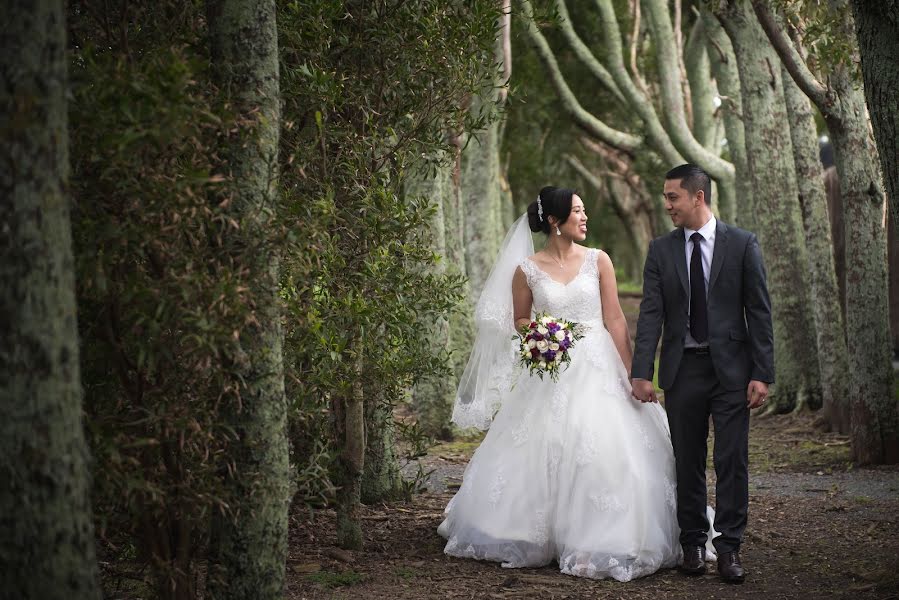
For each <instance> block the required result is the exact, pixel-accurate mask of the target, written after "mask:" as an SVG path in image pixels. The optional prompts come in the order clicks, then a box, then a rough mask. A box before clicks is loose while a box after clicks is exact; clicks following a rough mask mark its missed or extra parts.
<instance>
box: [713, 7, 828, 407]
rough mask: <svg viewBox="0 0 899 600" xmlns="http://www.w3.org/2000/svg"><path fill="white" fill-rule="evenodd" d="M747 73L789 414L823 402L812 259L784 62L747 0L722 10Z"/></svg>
mask: <svg viewBox="0 0 899 600" xmlns="http://www.w3.org/2000/svg"><path fill="white" fill-rule="evenodd" d="M718 17H719V20H720V21H721V24H722V25H723V27H724V29H725V31H726V32H727V34H728V37H730V40H731V43H732V45H733V49H734V55H735V56H736V61H737V66H738V69H739V73H740V89H741V97H742V103H743V123H744V130H745V136H746V159H747V171H748V173H749V180H750V182H751V186H752V190H753V191H752V193H753V197H754V211H755V213H756V214H755V218H756V220H757V224H758V225H757V227H758V229H757V231H756V233H757V234H758V236H759V239H760V241H761V243H762V248H763V251H764V255H765V262H766V265H767V268H768V283H769V288H770V290H771V304H772V309H773V310H772V312H773V315H772V316H773V321H774V351H775V367H776V372H777V383H776V384H775V385H774V386H773V387H772V394H771V396H772V397H771V399H770V400H769V401H768V406H769V408H768V410H769V411H771V412H788V411H791V410H793V409H795V408H796V407H797V405H802V403H803V402H805V401H806V400H805V399H806V398H808V397H810V396H811V397H819V396H820V387H819V385H818V382H817V375H818V372H819V368H818V357H817V351H816V342H815V333H814V326H813V323H812V317H811V315H810V314H809V311H808V306H809V303H810V302H811V298H810V295H809V285H808V279H807V273H806V271H807V265H808V258H807V254H806V249H805V244H804V234H803V230H802V217H801V214H800V209H799V203H798V202H797V201H796V198H797V197H798V195H799V191H798V188H797V184H796V172H795V167H794V165H793V149H792V143H791V140H790V137H789V131H790V125H789V121H788V119H787V114H786V104H785V100H784V92H783V82H782V80H781V72H780V62H779V59H778V57H777V54H776V53H775V52H774V49H773V48H772V47H771V44H770V43H769V42H768V39H767V38H766V37H765V33H764V31H762V29H761V27H760V26H759V24H758V22H757V21H756V19H755V15H754V14H753V12H752V8H751V7H750V6H749V4H748V2H744V1H743V0H736V1H734V2H730V3H728V4H727V5H726V6H722V7H720V8H719V11H718Z"/></svg>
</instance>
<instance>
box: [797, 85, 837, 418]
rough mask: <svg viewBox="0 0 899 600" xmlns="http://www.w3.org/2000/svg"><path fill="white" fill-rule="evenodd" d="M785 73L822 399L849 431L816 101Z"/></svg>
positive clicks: (831, 415) (830, 414)
mask: <svg viewBox="0 0 899 600" xmlns="http://www.w3.org/2000/svg"><path fill="white" fill-rule="evenodd" d="M781 73H782V75H781V76H782V79H783V82H784V96H785V97H786V102H787V116H788V118H789V121H790V138H791V140H792V143H793V156H794V163H795V165H796V178H797V182H798V185H799V206H800V207H801V209H802V222H803V227H804V231H805V246H806V249H807V250H808V259H809V283H810V286H811V301H812V315H813V317H814V320H815V331H816V334H817V342H818V362H819V368H820V371H821V372H820V378H821V394H822V403H823V407H824V413H825V417H826V418H827V421H828V423H829V424H830V426H831V428H832V429H834V430H836V431H839V432H840V433H844V434H846V433H849V363H848V360H849V358H848V355H847V350H846V335H845V333H846V330H845V328H844V326H843V314H842V311H841V310H840V298H839V293H840V292H839V288H838V287H837V278H836V271H835V270H834V260H833V240H832V238H831V235H830V221H829V219H828V216H827V195H826V192H825V187H824V169H823V168H822V166H821V161H820V159H819V158H818V135H817V131H816V128H815V119H814V116H813V114H812V107H811V103H810V102H809V100H808V98H807V97H806V96H805V94H803V93H802V91H801V90H800V89H799V88H798V87H797V86H796V84H795V83H794V82H793V80H792V79H791V78H790V74H789V73H787V72H786V70H785V69H783V68H782V69H781Z"/></svg>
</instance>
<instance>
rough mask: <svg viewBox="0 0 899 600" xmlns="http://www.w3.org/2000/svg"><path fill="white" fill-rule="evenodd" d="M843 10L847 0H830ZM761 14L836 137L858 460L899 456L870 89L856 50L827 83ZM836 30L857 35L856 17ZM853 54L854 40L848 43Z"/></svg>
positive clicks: (760, 10) (761, 8)
mask: <svg viewBox="0 0 899 600" xmlns="http://www.w3.org/2000/svg"><path fill="white" fill-rule="evenodd" d="M828 5H829V8H830V9H831V10H832V11H834V12H835V13H837V14H847V13H848V12H849V0H829V2H828ZM753 7H754V10H755V13H756V14H757V16H758V22H759V23H761V26H762V27H764V29H765V32H766V34H767V37H768V38H770V40H771V43H772V48H777V52H778V53H779V54H780V56H781V58H782V59H783V61H784V66H785V67H786V68H787V70H788V71H789V72H790V75H791V76H792V78H793V79H794V81H795V82H796V84H797V85H798V86H799V87H800V88H801V89H802V90H803V91H804V92H805V93H806V95H808V97H809V98H810V99H811V100H812V101H813V102H814V103H815V104H816V106H817V107H818V110H820V111H821V114H822V115H823V117H824V120H825V121H826V123H827V128H828V131H829V132H830V135H831V140H832V142H833V148H834V155H835V158H836V163H837V171H838V172H839V175H840V196H841V200H842V202H843V219H844V227H845V234H846V235H845V252H846V335H847V342H848V344H847V345H848V349H849V373H850V386H849V393H850V397H851V400H850V402H851V419H852V426H851V437H852V450H853V455H854V458H855V460H856V462H858V463H861V464H865V463H883V462H889V463H893V462H899V415H897V405H896V404H897V403H896V399H895V397H894V396H893V389H892V382H893V369H892V366H891V363H890V331H889V327H890V321H889V302H888V286H887V275H886V271H887V267H886V263H887V255H886V214H885V208H886V203H885V198H884V194H883V189H882V188H881V173H880V169H879V163H878V160H877V156H876V154H877V150H876V148H875V146H874V140H873V139H872V138H871V136H870V134H869V131H868V115H867V108H866V106H865V97H864V92H863V91H862V90H861V89H859V87H858V86H857V84H856V82H855V81H854V79H855V77H854V76H853V71H852V69H853V68H854V66H853V65H854V62H855V60H854V59H855V58H856V57H855V56H852V55H850V57H848V58H847V59H846V60H844V61H842V62H840V63H837V64H835V65H833V66H831V67H830V68H828V69H827V78H826V83H821V82H820V81H818V80H817V79H816V77H815V75H814V74H813V73H812V72H811V70H810V69H809V68H808V67H807V65H806V64H805V61H804V59H803V58H802V57H801V56H800V55H799V53H798V52H797V51H796V49H795V48H794V47H793V45H792V43H791V42H790V40H789V38H788V37H787V35H786V33H785V32H784V30H783V28H782V27H781V26H780V25H779V23H778V20H777V17H776V13H774V12H773V11H772V10H771V6H770V3H769V2H768V1H767V0H753ZM834 27H835V31H834V35H836V36H838V37H839V38H841V39H844V40H849V41H854V34H855V30H854V25H853V23H852V19H851V17H849V16H848V14H847V18H845V19H843V20H841V21H839V22H837V23H836V24H835V25H834ZM850 49H851V52H852V54H855V46H854V45H852V46H850Z"/></svg>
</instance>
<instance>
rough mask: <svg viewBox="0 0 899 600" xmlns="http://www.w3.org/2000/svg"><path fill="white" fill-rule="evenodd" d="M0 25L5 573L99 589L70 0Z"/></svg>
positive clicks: (28, 595) (49, 0)
mask: <svg viewBox="0 0 899 600" xmlns="http://www.w3.org/2000/svg"><path fill="white" fill-rule="evenodd" d="M11 8H12V10H10V11H7V12H6V15H5V16H6V23H5V26H4V32H3V33H2V34H0V38H2V43H0V48H2V52H0V131H3V143H2V144H0V164H2V165H3V166H2V167H0V481H2V482H3V483H2V485H0V582H2V592H0V595H2V596H3V597H4V598H17V599H19V598H21V599H26V600H28V599H35V600H54V599H59V600H81V599H98V598H99V597H100V589H99V587H98V582H97V564H96V556H95V550H94V527H93V518H92V515H91V507H90V501H89V489H90V476H89V472H88V464H89V456H88V450H87V445H86V443H85V439H84V433H83V429H82V425H81V377H80V370H79V349H78V330H77V325H76V307H75V265H74V259H73V255H72V234H71V226H70V208H69V199H68V196H67V193H66V188H67V180H68V171H69V166H68V162H69V154H68V120H67V116H66V112H67V111H66V99H65V98H66V91H67V72H66V63H67V57H66V52H65V49H66V41H65V17H64V15H65V12H64V8H63V3H62V2H61V1H55V0H36V1H34V2H16V3H14V6H12V7H11Z"/></svg>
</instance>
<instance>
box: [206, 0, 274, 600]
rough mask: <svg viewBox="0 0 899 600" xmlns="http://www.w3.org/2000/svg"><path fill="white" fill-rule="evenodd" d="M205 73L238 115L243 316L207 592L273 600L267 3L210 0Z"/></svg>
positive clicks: (231, 148) (234, 153)
mask: <svg viewBox="0 0 899 600" xmlns="http://www.w3.org/2000/svg"><path fill="white" fill-rule="evenodd" d="M207 12H208V15H207V16H208V23H209V33H210V41H211V55H212V65H213V72H214V74H215V76H216V80H217V84H218V85H219V87H220V90H221V92H222V93H223V95H224V96H225V98H226V99H227V100H228V101H229V103H230V105H231V107H232V108H233V109H235V110H236V111H237V113H238V114H239V115H240V117H241V123H240V125H239V126H238V127H237V128H236V129H235V131H233V132H232V133H231V137H230V139H228V140H227V144H226V147H225V149H224V155H225V160H226V163H225V164H224V165H223V169H224V170H225V173H226V174H227V177H228V179H227V183H226V184H225V190H224V192H223V193H228V194H229V195H230V196H229V197H230V199H231V202H232V203H233V211H234V212H233V214H234V218H235V220H236V221H237V222H238V223H239V224H240V229H239V230H238V231H237V232H235V233H232V234H229V235H233V236H234V241H233V244H232V253H233V256H231V257H230V258H231V259H232V260H234V261H235V263H236V264H238V265H243V266H244V267H245V269H246V273H247V274H248V276H247V277H248V281H247V285H248V287H249V290H248V293H249V298H248V300H249V303H250V306H251V310H252V311H253V313H251V315H249V316H248V318H247V320H246V322H247V325H246V327H245V328H244V329H243V331H241V332H240V338H239V341H238V344H239V348H238V349H237V351H236V353H235V356H234V357H233V361H234V368H236V369H237V371H238V372H239V373H240V376H241V378H242V380H243V387H242V388H241V390H240V399H239V402H236V401H235V402H232V403H231V404H229V405H228V406H227V407H226V409H225V415H224V418H225V419H226V421H228V422H229V424H230V426H231V427H232V428H233V430H234V432H235V433H236V438H237V439H235V440H234V441H233V442H232V444H233V445H232V446H231V450H230V451H229V454H228V459H229V461H230V463H231V465H230V467H231V469H229V473H230V476H228V477H227V478H226V481H225V483H226V492H225V494H226V497H227V499H228V503H229V511H228V512H227V514H218V515H216V516H215V517H214V520H213V530H212V540H211V544H210V559H209V579H208V583H207V591H208V593H209V596H210V597H211V598H215V599H222V598H235V599H237V598H255V599H264V598H273V599H274V598H282V597H283V594H284V569H285V561H286V558H287V508H288V504H289V500H290V485H289V464H288V444H287V431H286V428H287V401H286V398H285V394H284V365H283V359H282V354H281V346H282V332H281V314H280V310H279V303H278V296H277V293H278V263H277V260H276V257H275V255H274V253H273V252H272V250H271V246H270V245H269V244H268V243H265V238H266V236H267V235H268V228H269V227H270V218H269V215H271V214H272V213H273V212H274V210H275V209H276V202H277V193H278V191H277V181H278V173H277V165H278V160H277V159H278V139H279V131H280V91H279V83H278V38H277V28H276V17H275V15H276V5H275V2H274V0H264V1H262V2H255V1H250V0H210V1H209V2H208V4H207Z"/></svg>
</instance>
